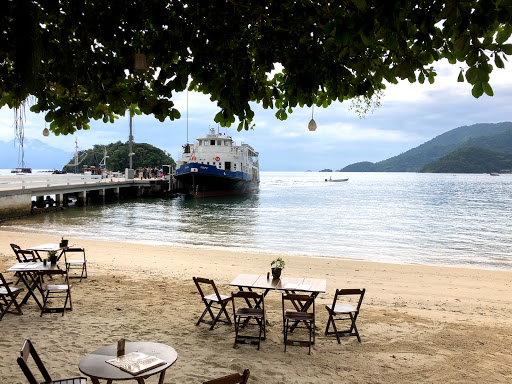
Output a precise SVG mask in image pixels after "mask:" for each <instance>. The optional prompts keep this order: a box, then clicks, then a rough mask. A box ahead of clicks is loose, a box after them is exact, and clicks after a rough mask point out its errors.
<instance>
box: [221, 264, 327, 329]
mask: <svg viewBox="0 0 512 384" xmlns="http://www.w3.org/2000/svg"><path fill="white" fill-rule="evenodd" d="M229 285H231V286H234V287H238V289H239V290H240V291H243V290H245V289H246V290H248V291H251V292H252V290H253V289H263V290H264V292H263V297H265V296H266V295H267V294H268V293H269V292H270V291H272V290H276V291H284V292H286V293H297V294H300V293H309V294H311V296H313V297H315V298H316V297H317V296H318V295H319V294H320V293H324V292H325V290H326V288H327V280H325V279H311V278H307V277H286V276H285V277H281V278H279V279H274V278H272V276H270V275H269V274H267V275H250V274H244V273H242V274H240V275H238V276H237V277H235V279H234V280H233V281H232V282H231V283H229ZM246 302H247V305H248V306H249V307H250V308H253V307H254V308H259V307H260V304H261V301H257V300H255V301H254V305H253V303H251V302H250V301H249V300H246ZM294 306H295V308H297V311H300V312H307V311H308V309H309V307H310V305H301V303H294ZM247 322H248V320H246V322H245V323H244V324H246V323H247ZM297 324H298V322H296V323H295V324H294V325H293V326H292V331H293V329H295V327H296V326H297Z"/></svg>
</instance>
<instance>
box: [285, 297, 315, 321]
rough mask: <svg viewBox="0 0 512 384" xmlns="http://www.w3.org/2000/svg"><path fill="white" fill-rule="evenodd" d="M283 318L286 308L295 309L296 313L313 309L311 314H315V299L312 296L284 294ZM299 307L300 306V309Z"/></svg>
mask: <svg viewBox="0 0 512 384" xmlns="http://www.w3.org/2000/svg"><path fill="white" fill-rule="evenodd" d="M282 296H283V316H284V313H285V309H286V307H291V306H292V305H293V308H294V309H295V311H296V312H299V311H300V309H301V308H303V307H306V308H311V311H308V312H310V313H315V297H314V296H312V295H305V294H298V293H283V294H282ZM297 305H300V307H298V306H297Z"/></svg>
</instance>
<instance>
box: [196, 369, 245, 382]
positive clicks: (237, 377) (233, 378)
mask: <svg viewBox="0 0 512 384" xmlns="http://www.w3.org/2000/svg"><path fill="white" fill-rule="evenodd" d="M250 373H251V372H249V370H248V369H245V370H244V373H242V374H239V373H233V374H231V375H227V376H223V377H219V378H217V379H213V380H208V381H205V382H203V384H247V381H248V380H249V375H250Z"/></svg>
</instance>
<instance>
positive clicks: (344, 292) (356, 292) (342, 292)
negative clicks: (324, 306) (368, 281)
mask: <svg viewBox="0 0 512 384" xmlns="http://www.w3.org/2000/svg"><path fill="white" fill-rule="evenodd" d="M365 292H366V289H365V288H363V289H337V290H336V294H335V295H334V300H333V302H332V308H334V307H335V306H336V301H337V300H338V297H339V296H359V299H358V301H357V306H356V312H359V308H361V303H362V302H363V297H364V293H365ZM356 299H357V298H356Z"/></svg>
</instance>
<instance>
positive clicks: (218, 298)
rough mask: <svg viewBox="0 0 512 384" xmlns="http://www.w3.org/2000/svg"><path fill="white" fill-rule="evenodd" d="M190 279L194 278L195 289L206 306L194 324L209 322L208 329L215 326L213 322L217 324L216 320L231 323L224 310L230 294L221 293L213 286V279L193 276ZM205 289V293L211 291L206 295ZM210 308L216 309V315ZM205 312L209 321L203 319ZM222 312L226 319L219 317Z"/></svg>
mask: <svg viewBox="0 0 512 384" xmlns="http://www.w3.org/2000/svg"><path fill="white" fill-rule="evenodd" d="M192 279H193V280H194V283H195V284H196V287H197V290H198V291H199V294H200V295H201V300H203V302H204V305H205V306H206V309H205V310H204V312H203V314H202V315H201V317H200V318H199V320H198V321H197V323H196V325H199V324H201V323H205V324H209V325H210V330H212V329H213V327H214V326H215V324H217V322H218V321H220V322H222V323H227V324H229V325H231V324H232V323H231V319H230V317H229V314H228V312H227V310H226V305H227V304H228V303H229V302H230V301H231V296H226V295H221V294H220V293H219V291H218V290H217V287H216V286H215V283H214V282H213V280H210V279H204V278H202V277H193V278H192ZM203 289H204V290H203ZM205 290H206V293H210V292H213V293H210V294H208V295H206V294H205ZM212 309H217V310H218V312H217V315H214V314H213V311H212ZM207 313H208V314H209V315H210V317H211V321H210V320H204V316H205V315H206V314H207ZM222 314H224V316H225V317H226V320H224V319H221V318H220V317H221V315H222Z"/></svg>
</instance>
